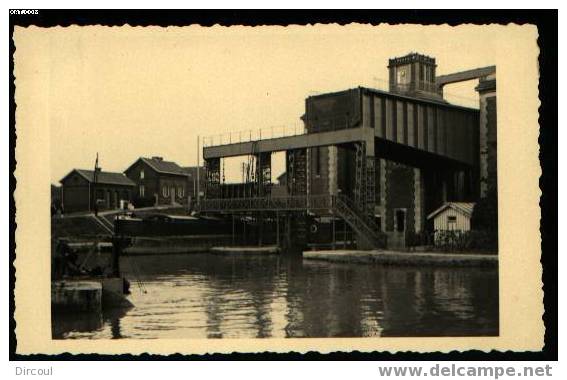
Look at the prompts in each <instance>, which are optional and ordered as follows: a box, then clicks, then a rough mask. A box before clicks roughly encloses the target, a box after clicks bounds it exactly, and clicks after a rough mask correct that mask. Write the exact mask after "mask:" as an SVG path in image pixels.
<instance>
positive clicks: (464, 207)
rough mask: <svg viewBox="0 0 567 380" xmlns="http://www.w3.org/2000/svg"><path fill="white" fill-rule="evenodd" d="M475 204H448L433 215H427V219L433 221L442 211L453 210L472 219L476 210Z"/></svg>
mask: <svg viewBox="0 0 567 380" xmlns="http://www.w3.org/2000/svg"><path fill="white" fill-rule="evenodd" d="M474 205H475V204H474V203H473V202H447V203H445V204H444V205H443V206H441V207H439V208H438V209H437V210H435V211H433V212H432V213H431V214H429V215H427V219H431V218H433V217H435V216H436V215H438V214H439V213H441V212H442V211H444V210H446V209H448V208H452V209H453V210H455V211H457V212H460V213H461V214H463V215H465V216H467V217H469V218H470V217H471V215H472V211H473V208H474Z"/></svg>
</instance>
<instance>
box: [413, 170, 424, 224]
mask: <svg viewBox="0 0 567 380" xmlns="http://www.w3.org/2000/svg"><path fill="white" fill-rule="evenodd" d="M413 184H414V192H413V194H414V203H413V204H414V215H415V216H414V219H415V226H414V228H415V232H420V231H422V230H423V229H424V227H425V205H424V196H425V186H424V182H423V173H422V170H421V169H419V168H414V169H413Z"/></svg>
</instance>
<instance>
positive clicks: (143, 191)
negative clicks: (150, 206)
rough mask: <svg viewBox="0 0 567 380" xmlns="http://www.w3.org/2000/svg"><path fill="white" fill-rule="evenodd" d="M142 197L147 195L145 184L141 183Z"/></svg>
mask: <svg viewBox="0 0 567 380" xmlns="http://www.w3.org/2000/svg"><path fill="white" fill-rule="evenodd" d="M139 192H140V198H143V197H145V196H146V187H145V186H144V185H140V191H139Z"/></svg>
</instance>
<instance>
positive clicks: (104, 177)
mask: <svg viewBox="0 0 567 380" xmlns="http://www.w3.org/2000/svg"><path fill="white" fill-rule="evenodd" d="M73 173H78V174H79V175H80V176H81V177H83V178H84V179H86V180H87V181H89V182H91V183H93V182H94V170H86V169H73V170H71V172H69V174H67V175H66V176H65V177H63V178H62V179H61V181H59V182H61V183H63V181H65V179H66V178H67V177H69V176H70V175H71V174H73ZM97 183H103V184H106V185H123V186H135V185H136V184H135V183H134V182H132V180H130V179H129V178H128V177H126V175H125V174H124V173H115V172H103V171H100V172H99V173H98V177H97Z"/></svg>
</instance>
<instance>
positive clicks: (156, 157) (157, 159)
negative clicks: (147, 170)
mask: <svg viewBox="0 0 567 380" xmlns="http://www.w3.org/2000/svg"><path fill="white" fill-rule="evenodd" d="M152 160H154V161H163V157H160V156H153V157H152Z"/></svg>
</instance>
